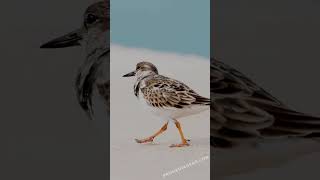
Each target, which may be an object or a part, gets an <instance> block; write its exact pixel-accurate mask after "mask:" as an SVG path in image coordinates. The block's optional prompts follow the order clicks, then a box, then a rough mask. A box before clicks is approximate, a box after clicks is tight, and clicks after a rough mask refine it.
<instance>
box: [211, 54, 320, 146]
mask: <svg viewBox="0 0 320 180" xmlns="http://www.w3.org/2000/svg"><path fill="white" fill-rule="evenodd" d="M210 79H211V82H210V83H211V84H210V86H211V87H210V88H211V144H213V146H216V147H232V146H233V145H236V144H241V143H245V142H251V141H257V140H261V139H266V138H269V137H272V138H275V137H283V136H311V135H312V134H313V133H318V132H320V118H318V117H314V116H309V115H306V114H303V113H300V112H297V111H294V110H291V109H289V108H288V107H287V106H285V105H284V104H282V103H281V102H280V101H279V100H277V99H276V98H274V97H273V96H272V95H270V94H269V93H267V92H266V91H265V90H263V89H262V88H261V87H259V86H258V85H257V84H255V83H254V82H253V81H251V80H250V79H248V78H247V77H246V76H244V75H243V74H242V73H240V72H239V71H237V70H235V69H233V68H231V67H230V66H228V65H226V64H224V63H222V62H220V61H217V60H215V59H214V60H212V61H211V78H210Z"/></svg>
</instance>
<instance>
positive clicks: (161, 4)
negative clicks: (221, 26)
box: [111, 0, 210, 57]
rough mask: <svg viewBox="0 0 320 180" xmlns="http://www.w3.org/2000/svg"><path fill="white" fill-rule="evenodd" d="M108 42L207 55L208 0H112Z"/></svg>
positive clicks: (208, 34)
mask: <svg viewBox="0 0 320 180" xmlns="http://www.w3.org/2000/svg"><path fill="white" fill-rule="evenodd" d="M111 42H112V43H116V44H120V45H126V46H130V47H142V48H150V49H155V50H161V51H169V52H178V53H188V54H196V55H201V56H205V57H209V54H210V53H209V49H210V1H209V0H111Z"/></svg>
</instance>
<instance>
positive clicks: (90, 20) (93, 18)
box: [86, 14, 98, 24]
mask: <svg viewBox="0 0 320 180" xmlns="http://www.w3.org/2000/svg"><path fill="white" fill-rule="evenodd" d="M97 20H98V17H97V16H95V15H93V14H89V15H88V16H87V18H86V23H87V24H92V23H94V22H96V21H97Z"/></svg>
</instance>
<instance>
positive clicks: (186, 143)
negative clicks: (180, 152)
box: [169, 141, 190, 148]
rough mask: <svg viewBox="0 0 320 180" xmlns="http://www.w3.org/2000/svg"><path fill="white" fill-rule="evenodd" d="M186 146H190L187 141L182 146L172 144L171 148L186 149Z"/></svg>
mask: <svg viewBox="0 0 320 180" xmlns="http://www.w3.org/2000/svg"><path fill="white" fill-rule="evenodd" d="M186 146H190V144H189V143H188V142H187V141H185V142H183V143H180V144H172V145H171V146H169V147H171V148H173V147H186Z"/></svg>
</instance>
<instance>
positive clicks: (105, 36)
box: [41, 0, 110, 119]
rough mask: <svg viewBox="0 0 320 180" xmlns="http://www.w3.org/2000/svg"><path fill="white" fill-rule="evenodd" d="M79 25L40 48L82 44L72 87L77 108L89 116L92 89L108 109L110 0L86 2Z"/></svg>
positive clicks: (91, 108) (91, 113) (91, 117)
mask: <svg viewBox="0 0 320 180" xmlns="http://www.w3.org/2000/svg"><path fill="white" fill-rule="evenodd" d="M82 24H83V25H82V27H81V28H79V29H77V30H75V31H72V32H70V33H68V34H66V35H64V36H61V37H59V38H55V39H53V40H51V41H49V42H47V43H45V44H43V45H42V46H41V48H65V47H71V46H78V45H81V46H83V47H84V49H85V52H86V59H85V61H84V62H83V64H82V65H81V66H80V67H79V69H78V74H77V76H76V80H75V88H76V94H77V98H78V102H79V104H80V106H81V108H82V109H83V110H84V111H85V112H86V113H87V115H88V117H89V118H90V119H93V114H94V113H93V107H92V106H93V104H92V96H93V92H94V90H97V91H98V94H99V95H100V96H101V97H102V98H103V100H104V102H105V104H106V106H107V111H109V92H110V87H109V64H110V63H109V62H110V61H109V52H110V46H109V39H110V37H109V36H110V33H109V32H110V1H109V0H105V1H100V2H96V3H94V4H92V5H90V6H89V7H88V8H87V10H86V12H85V14H84V21H83V23H82Z"/></svg>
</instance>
